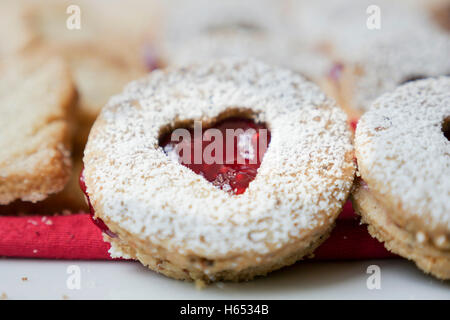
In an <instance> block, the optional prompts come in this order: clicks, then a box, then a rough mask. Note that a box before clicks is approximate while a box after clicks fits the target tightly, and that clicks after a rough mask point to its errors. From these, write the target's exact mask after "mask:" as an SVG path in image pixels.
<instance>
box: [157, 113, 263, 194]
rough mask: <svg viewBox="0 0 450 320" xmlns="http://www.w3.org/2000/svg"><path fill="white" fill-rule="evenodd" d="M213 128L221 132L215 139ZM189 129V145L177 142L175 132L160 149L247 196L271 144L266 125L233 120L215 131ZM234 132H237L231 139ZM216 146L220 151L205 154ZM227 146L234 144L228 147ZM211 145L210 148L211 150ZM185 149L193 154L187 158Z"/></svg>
mask: <svg viewBox="0 0 450 320" xmlns="http://www.w3.org/2000/svg"><path fill="white" fill-rule="evenodd" d="M210 129H218V130H219V131H220V133H221V135H215V134H214V136H213V134H212V133H211V130H210ZM229 129H231V130H229ZM239 129H242V130H239ZM249 129H253V130H249ZM186 130H187V131H189V136H190V137H191V139H190V141H188V142H186V141H184V140H182V139H181V141H179V140H180V139H178V140H176V141H174V139H172V133H169V134H167V135H165V136H163V137H162V138H161V139H160V146H161V147H162V148H163V149H164V152H165V153H166V154H167V155H168V156H170V157H171V158H172V157H173V156H175V157H176V159H177V160H178V161H179V162H180V163H181V164H183V165H184V166H186V167H188V168H189V169H191V170H192V171H194V172H195V173H196V174H199V175H201V176H203V177H204V178H205V179H206V180H207V181H209V182H211V183H212V184H213V185H214V186H216V187H218V188H219V189H222V190H224V191H227V192H229V193H231V194H236V195H238V194H242V193H244V191H245V190H246V189H247V187H248V185H249V184H250V182H251V181H252V180H253V179H254V178H255V177H256V173H257V171H258V168H259V166H260V165H261V161H262V158H263V156H264V153H265V152H266V150H267V147H268V145H269V142H270V132H269V130H268V129H267V128H266V126H265V125H264V124H262V123H255V122H254V121H252V120H250V119H244V118H229V119H226V120H223V121H220V122H219V123H217V124H216V125H215V126H214V127H213V128H207V129H201V130H200V129H199V130H198V132H197V134H196V132H195V129H186ZM214 131H215V132H216V133H217V132H218V131H217V130H214ZM227 132H228V137H227ZM230 132H233V136H232V137H231V138H230ZM227 138H228V139H227ZM216 139H217V141H216ZM186 143H187V144H188V145H186ZM212 143H214V144H215V145H216V146H220V148H214V151H213V152H209V151H208V152H205V151H207V150H210V151H211V150H212V145H211V144H212ZM227 143H229V144H231V146H228V148H227ZM183 144H184V145H183ZM210 145H211V146H210ZM208 146H210V147H209V148H208ZM183 148H184V150H190V155H187V156H186V155H184V154H183V152H184V151H183V150H182V149H183ZM206 148H207V149H206ZM205 149H206V150H205ZM200 150H201V156H200V158H201V159H200V161H198V160H197V161H195V155H196V152H197V159H198V154H199V151H200ZM216 151H217V152H218V153H217V154H216ZM209 154H210V155H212V156H213V158H214V160H215V161H211V160H212V158H211V157H210V159H211V160H208V161H207V157H208V155H209ZM211 162H212V163H211Z"/></svg>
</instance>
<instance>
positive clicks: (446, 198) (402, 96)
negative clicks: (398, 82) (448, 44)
mask: <svg viewBox="0 0 450 320" xmlns="http://www.w3.org/2000/svg"><path fill="white" fill-rule="evenodd" d="M449 116H450V78H449V77H441V78H438V79H427V80H420V81H416V82H412V83H409V84H406V85H404V86H401V87H400V88H398V89H397V90H395V91H394V92H393V93H388V94H385V95H383V96H381V97H380V98H379V99H377V100H376V101H375V102H374V104H373V105H372V107H371V110H370V111H368V112H367V113H366V114H365V115H364V116H363V117H362V118H361V120H360V121H359V123H358V127H357V130H356V138H355V145H356V149H357V154H358V163H359V164H360V169H364V170H363V171H362V172H361V174H362V175H363V178H364V179H367V180H369V181H376V184H377V187H378V186H382V187H381V189H379V190H378V188H377V190H376V191H377V192H379V193H380V194H381V195H392V197H393V198H394V199H395V201H396V203H395V204H394V205H395V206H398V207H401V208H404V210H405V211H407V212H408V213H410V214H411V215H412V216H416V217H419V218H422V220H423V223H424V225H428V226H430V227H431V228H435V227H437V226H440V227H442V225H444V227H446V228H447V230H449V231H450V179H449V177H450V142H449V141H448V140H447V139H446V138H445V136H444V134H443V132H442V124H443V122H444V119H445V118H446V117H449ZM369 187H371V188H372V187H373V186H371V185H369Z"/></svg>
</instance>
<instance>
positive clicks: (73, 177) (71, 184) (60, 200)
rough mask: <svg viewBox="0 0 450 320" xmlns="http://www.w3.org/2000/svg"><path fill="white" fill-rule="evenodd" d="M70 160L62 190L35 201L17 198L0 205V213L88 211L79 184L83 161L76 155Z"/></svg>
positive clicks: (55, 213) (42, 213)
mask: <svg viewBox="0 0 450 320" xmlns="http://www.w3.org/2000/svg"><path fill="white" fill-rule="evenodd" d="M72 162H73V165H72V170H71V172H70V178H69V181H68V182H67V183H66V185H65V186H64V189H63V190H61V191H59V192H57V193H55V194H51V195H49V196H48V197H47V198H45V199H44V200H42V201H39V202H36V203H31V202H26V201H20V200H18V201H14V202H12V203H10V204H8V205H2V206H0V215H58V214H64V215H65V214H71V213H79V212H88V211H89V207H88V205H87V203H86V200H85V198H84V194H83V192H82V191H81V190H80V186H79V177H80V173H81V171H82V169H83V162H82V160H81V158H80V157H79V156H77V155H75V156H73V157H72Z"/></svg>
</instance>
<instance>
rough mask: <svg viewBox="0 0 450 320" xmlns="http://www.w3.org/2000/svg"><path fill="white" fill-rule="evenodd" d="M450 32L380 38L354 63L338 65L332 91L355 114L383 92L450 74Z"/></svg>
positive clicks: (346, 109)
mask: <svg viewBox="0 0 450 320" xmlns="http://www.w3.org/2000/svg"><path fill="white" fill-rule="evenodd" d="M448 52H450V36H449V35H447V34H446V33H443V32H441V31H439V30H434V31H430V30H423V31H418V32H415V33H405V34H402V35H398V36H396V37H391V38H389V39H386V40H384V41H379V42H378V43H377V44H374V45H373V47H371V48H370V49H367V50H365V51H363V53H362V54H361V56H360V58H359V59H357V60H356V61H355V62H353V63H349V64H343V65H340V66H335V69H336V70H334V71H332V72H331V73H330V75H329V82H330V83H331V86H330V87H333V88H334V91H333V92H328V93H330V94H331V95H332V96H333V97H334V98H335V99H336V100H337V101H338V103H339V105H340V106H342V107H343V108H344V110H345V111H347V113H348V114H349V115H350V117H352V118H357V117H359V116H360V115H361V114H363V113H364V112H365V111H367V110H368V108H369V106H370V105H371V103H372V102H373V101H374V100H375V99H376V98H377V97H379V96H380V95H381V94H383V93H386V92H389V91H392V90H394V89H395V88H396V87H397V86H399V85H401V84H403V83H405V82H409V81H414V80H418V79H422V78H428V77H436V76H443V75H448V74H450V59H449V58H448Z"/></svg>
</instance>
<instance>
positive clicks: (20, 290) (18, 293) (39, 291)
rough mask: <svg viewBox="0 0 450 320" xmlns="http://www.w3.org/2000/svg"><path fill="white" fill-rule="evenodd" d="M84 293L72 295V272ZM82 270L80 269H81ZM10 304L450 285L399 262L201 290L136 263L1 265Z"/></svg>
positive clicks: (428, 295) (431, 294)
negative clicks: (374, 275)
mask: <svg viewBox="0 0 450 320" xmlns="http://www.w3.org/2000/svg"><path fill="white" fill-rule="evenodd" d="M71 265H76V266H77V267H75V269H76V270H79V271H80V283H81V289H79V290H77V289H69V288H68V286H67V283H66V282H67V279H68V277H70V275H69V274H67V270H68V267H69V266H71ZM369 265H378V266H379V267H380V269H381V289H379V290H376V289H373V290H369V289H368V288H367V285H366V281H367V279H368V277H369V276H370V274H367V273H366V270H367V267H368V266H369ZM78 268H79V269H78ZM2 295H3V298H8V299H450V283H449V282H442V281H439V280H436V279H434V278H432V277H430V276H426V275H424V274H423V273H422V272H421V271H419V270H418V269H416V268H415V266H414V264H412V263H410V262H408V261H405V260H400V259H395V260H371V261H353V262H320V263H319V262H301V263H297V264H295V265H294V266H291V267H288V268H284V269H282V270H280V271H277V272H274V273H272V274H270V275H269V276H268V277H265V278H260V279H257V280H254V281H251V282H247V283H238V284H236V283H219V284H214V285H211V286H209V287H207V288H205V289H203V290H198V289H196V288H195V286H194V285H193V284H192V283H186V282H181V281H176V280H172V279H168V278H166V277H164V276H162V275H159V274H156V273H154V272H151V271H148V270H147V269H145V268H144V267H142V266H141V265H140V264H139V263H135V262H111V261H62V260H60V261H54V260H31V259H0V297H1V296H2Z"/></svg>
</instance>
